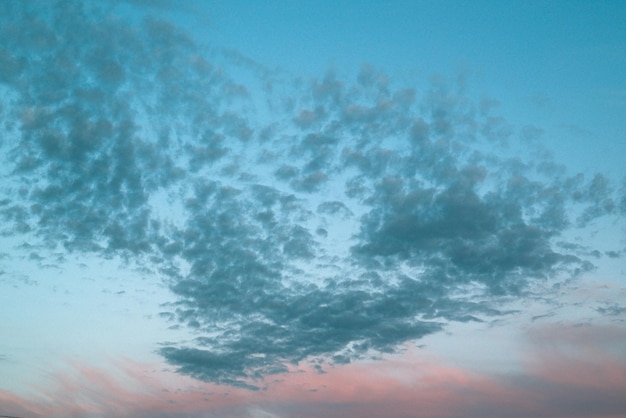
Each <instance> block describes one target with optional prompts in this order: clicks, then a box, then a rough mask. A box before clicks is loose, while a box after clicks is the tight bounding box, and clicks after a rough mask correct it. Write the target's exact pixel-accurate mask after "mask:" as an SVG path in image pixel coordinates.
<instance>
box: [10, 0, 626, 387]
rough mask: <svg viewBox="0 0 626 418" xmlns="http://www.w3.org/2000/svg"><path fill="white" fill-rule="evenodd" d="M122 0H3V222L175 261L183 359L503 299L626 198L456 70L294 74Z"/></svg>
mask: <svg viewBox="0 0 626 418" xmlns="http://www.w3.org/2000/svg"><path fill="white" fill-rule="evenodd" d="M116 11H117V9H116V6H115V3H107V4H106V5H99V6H97V5H95V4H92V3H87V4H83V3H81V2H75V1H70V2H63V3H55V4H52V3H42V2H37V3H25V2H11V1H9V2H3V3H1V4H0V15H1V16H2V17H1V18H0V19H2V24H1V25H0V27H1V29H0V30H1V37H2V39H5V40H7V41H6V42H5V43H4V44H3V45H2V47H0V94H1V97H2V107H1V108H0V112H1V114H2V120H3V126H2V129H3V132H2V135H3V138H4V140H3V142H2V148H3V153H4V155H6V157H7V158H6V161H4V163H3V174H4V176H5V178H4V181H3V184H2V195H3V196H2V199H0V205H1V206H0V211H1V215H2V217H3V220H4V227H3V231H2V233H3V234H5V235H6V236H11V237H16V238H17V237H19V238H20V239H21V240H22V242H23V243H24V245H22V247H23V248H25V247H27V248H28V251H31V254H34V255H35V256H36V257H42V258H44V259H46V258H47V259H52V258H55V260H56V259H62V256H61V257H60V258H59V257H58V254H61V255H62V254H63V253H65V252H72V253H77V254H81V253H85V254H90V255H93V254H95V255H99V256H102V257H105V258H114V257H120V258H122V259H125V260H126V261H127V262H129V263H131V264H134V265H136V266H140V267H142V268H144V269H146V271H148V272H151V273H152V275H153V277H154V280H163V281H164V282H165V283H167V285H168V286H169V288H170V289H171V291H172V292H173V293H174V294H175V295H176V296H177V300H178V301H177V302H176V303H174V304H171V305H168V306H167V307H166V309H164V311H163V312H160V315H161V316H162V317H164V318H167V319H169V320H170V321H171V322H172V326H175V327H185V328H187V329H189V330H191V331H193V332H194V333H195V335H196V336H197V338H195V339H194V340H193V341H191V342H189V341H187V342H168V343H163V345H162V346H161V348H160V349H159V352H160V354H162V356H163V357H164V358H165V359H166V360H167V361H168V362H169V363H170V364H172V365H174V366H176V367H177V370H178V371H179V372H180V373H183V374H186V375H189V376H192V377H194V378H197V379H200V380H204V381H208V382H215V383H223V384H231V385H237V386H242V387H246V388H250V389H257V388H258V387H259V383H258V382H261V381H262V379H263V378H264V377H266V376H268V375H272V374H276V373H282V372H286V371H287V370H289V365H290V364H297V363H299V362H302V361H309V362H311V363H312V364H314V365H315V367H317V368H318V369H319V370H322V369H323V365H324V363H331V364H332V363H348V362H350V361H352V360H354V359H359V358H364V357H372V356H376V355H378V354H379V353H381V352H382V353H390V352H394V351H395V350H396V349H398V348H399V347H401V346H402V344H404V343H406V342H408V341H412V340H416V339H419V338H421V337H423V336H425V335H428V334H431V333H433V332H437V331H439V330H441V329H442V328H443V327H444V326H445V324H446V323H447V322H449V321H483V320H488V319H489V318H492V317H494V316H498V315H502V314H504V313H506V311H505V310H503V308H502V307H500V306H499V305H498V304H497V301H498V300H499V299H500V298H507V297H508V298H511V297H513V298H516V297H521V296H532V291H533V286H534V285H535V284H537V283H546V282H549V283H560V282H562V281H565V280H569V279H571V278H572V277H575V276H576V275H577V274H579V273H581V272H583V271H588V270H589V269H591V268H593V265H592V263H591V261H590V260H593V259H594V257H595V258H597V257H601V256H602V254H601V252H600V251H599V250H598V249H597V248H589V247H582V246H581V245H579V244H577V243H576V242H573V241H572V240H571V239H569V238H568V233H569V232H570V231H571V230H572V229H575V228H579V227H584V226H586V225H588V224H590V223H592V222H593V221H595V220H596V219H598V218H599V217H602V216H606V215H610V216H623V214H624V213H625V212H626V196H625V195H623V190H622V191H621V192H620V191H616V190H614V188H616V185H615V184H613V183H611V181H609V180H608V179H607V178H605V177H604V176H602V175H601V174H597V175H594V176H591V178H589V177H586V176H584V175H582V174H574V175H571V174H568V173H567V172H566V170H565V169H564V168H563V167H560V166H558V165H557V164H555V163H554V162H552V161H551V160H550V159H548V158H547V157H544V155H543V154H542V152H541V147H540V146H539V145H540V140H541V137H540V132H539V131H538V130H537V129H536V128H533V127H523V128H515V127H512V126H510V125H509V124H508V123H507V122H506V120H505V119H503V118H502V117H500V116H499V115H497V114H495V111H494V110H493V109H492V106H490V104H489V102H488V101H478V102H476V101H473V100H471V99H470V98H469V97H467V96H466V95H465V94H464V89H463V86H462V85H461V86H456V87H451V86H449V85H448V84H447V83H445V82H439V81H433V82H432V83H431V85H429V86H428V87H427V88H425V89H424V90H423V91H419V90H417V89H416V88H415V87H414V86H402V85H398V83H397V82H396V81H394V80H393V79H392V78H391V77H390V76H388V75H386V74H384V73H383V72H381V71H379V70H377V69H375V68H372V67H370V66H364V67H363V68H362V70H361V71H360V72H359V73H358V74H356V75H355V76H354V77H351V78H346V77H345V76H344V75H338V74H334V73H332V72H329V73H327V74H325V75H323V76H321V77H318V78H312V79H299V78H295V77H294V78H293V79H291V78H288V77H285V76H282V75H279V74H277V73H273V72H271V71H268V70H266V69H265V68H264V67H262V66H260V65H258V64H256V63H253V62H251V61H249V60H246V59H245V57H241V56H239V55H237V54H236V53H232V52H228V53H225V52H224V51H220V50H219V49H214V48H210V47H206V46H200V45H197V44H196V43H195V42H194V41H193V40H192V39H191V38H190V37H188V36H187V35H186V34H184V33H183V32H182V31H181V30H180V29H178V28H176V27H175V26H173V25H171V24H169V23H166V22H163V21H160V20H158V19H155V18H150V17H145V18H143V17H142V18H133V19H131V18H130V17H128V18H123V17H120V15H118V14H117V13H116ZM520 150H521V152H520ZM619 193H622V194H621V195H620V194H619ZM54 254H56V255H57V256H55V257H53V255H54ZM614 254H615V255H616V256H618V255H619V249H615V252H614ZM36 257H35V258H36ZM617 308H618V309H619V308H620V307H617Z"/></svg>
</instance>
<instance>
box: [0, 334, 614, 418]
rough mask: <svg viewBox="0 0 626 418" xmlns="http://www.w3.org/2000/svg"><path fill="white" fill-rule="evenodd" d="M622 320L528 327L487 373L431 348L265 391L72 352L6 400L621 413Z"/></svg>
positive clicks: (294, 372)
mask: <svg viewBox="0 0 626 418" xmlns="http://www.w3.org/2000/svg"><path fill="white" fill-rule="evenodd" d="M625 337H626V335H625V333H624V330H623V327H617V326H610V325H596V326H576V325H573V324H562V323H561V324H555V323H551V324H547V325H544V326H539V327H535V326H533V327H531V328H529V329H528V332H527V333H526V334H524V340H523V342H524V344H525V346H524V347H525V349H524V350H523V355H522V358H521V359H519V360H521V367H520V368H519V369H516V370H512V371H509V372H506V373H504V372H501V373H484V372H483V373H481V372H477V371H471V370H467V369H464V368H462V367H460V366H451V365H450V364H449V362H446V361H445V359H443V358H441V357H440V356H439V355H438V354H437V353H434V352H433V351H432V350H429V349H428V348H426V349H423V350H416V349H415V348H407V350H406V351H405V352H404V353H403V354H395V355H388V356H386V361H384V362H381V361H378V362H373V361H366V362H358V363H353V364H349V365H342V366H341V367H329V368H328V369H327V370H326V373H325V374H319V373H317V372H316V371H315V368H314V367H310V366H306V365H304V364H301V365H298V366H290V368H289V369H290V372H289V373H280V374H277V375H275V376H274V378H273V379H272V381H271V382H270V384H269V385H268V387H267V388H266V389H265V390H263V391H249V390H245V389H243V388H233V387H227V386H218V385H214V384H210V383H201V382H197V381H195V380H193V379H189V378H185V377H184V376H180V375H175V374H173V373H171V372H169V371H163V370H162V367H161V365H157V364H147V363H137V362H133V361H131V360H127V359H126V360H117V361H109V362H106V363H105V364H103V365H102V366H101V367H93V366H89V365H85V364H83V363H81V362H77V361H73V362H72V363H71V364H69V365H68V366H69V367H64V368H62V369H59V370H56V371H54V370H53V371H50V379H49V382H48V384H46V385H44V386H41V387H38V388H33V391H32V392H31V394H29V395H28V396H26V397H19V396H17V395H13V394H11V393H7V392H2V391H0V408H2V410H3V411H12V413H14V414H21V415H24V416H50V415H52V416H54V415H63V416H68V417H83V416H111V415H120V414H122V415H132V416H139V417H143V416H156V417H183V416H185V417H201V416H202V417H204V416H211V417H227V416H228V417H231V416H232V417H258V416H264V417H292V418H307V417H316V416H320V415H324V416H333V417H353V416H362V417H379V416H386V415H392V416H397V417H415V416H417V417H439V418H448V417H450V418H451V417H458V416H464V417H468V418H481V417H485V416H498V417H507V418H522V417H528V416H533V417H538V418H555V417H574V416H576V417H585V418H598V417H603V418H617V417H620V416H623V414H624V412H625V411H626V401H625V400H624V397H623V393H624V390H626V374H625V372H626V358H625V357H624V353H625V352H626V351H624V341H626V339H625Z"/></svg>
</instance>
